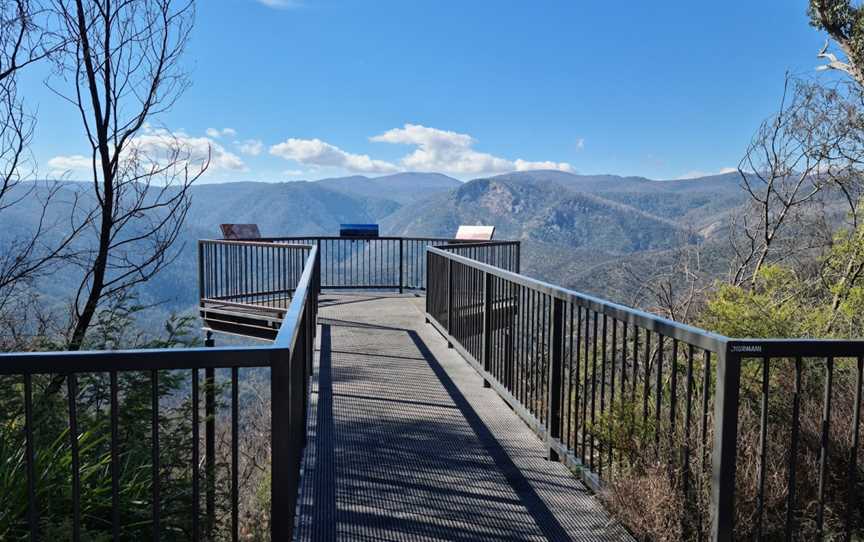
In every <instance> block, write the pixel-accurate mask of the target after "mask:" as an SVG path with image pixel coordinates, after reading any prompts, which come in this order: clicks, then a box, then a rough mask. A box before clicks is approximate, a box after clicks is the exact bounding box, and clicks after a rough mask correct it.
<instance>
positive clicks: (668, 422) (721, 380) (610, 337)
mask: <svg viewBox="0 0 864 542" xmlns="http://www.w3.org/2000/svg"><path fill="white" fill-rule="evenodd" d="M199 266H200V267H199V277H198V278H199V287H200V296H201V300H202V313H203V312H204V310H205V309H204V308H205V307H206V310H207V311H210V312H207V314H206V315H205V319H206V321H207V322H208V323H209V322H211V321H212V322H215V323H219V322H222V323H223V324H225V325H235V324H237V322H238V321H240V320H237V319H238V318H239V319H241V320H242V319H243V318H246V319H247V320H245V321H241V323H242V324H243V325H244V326H246V327H245V329H246V330H247V331H246V332H248V333H249V334H251V335H255V336H261V337H267V338H270V339H272V340H273V342H272V344H269V345H266V346H251V347H248V346H244V347H220V348H214V347H209V348H192V349H157V350H136V351H105V352H68V353H66V352H63V353H32V354H29V353H28V354H6V355H2V356H0V377H2V378H3V379H6V380H5V382H12V383H13V389H15V390H17V391H16V392H15V393H17V394H19V395H20V396H21V397H20V399H21V401H20V402H21V404H22V414H21V416H20V418H21V420H20V423H19V422H15V423H13V424H11V425H10V427H11V428H12V429H11V430H12V431H20V432H21V434H22V437H23V441H24V446H23V449H22V453H21V457H20V466H21V468H22V469H23V474H21V475H20V476H19V477H18V478H15V477H12V476H7V480H8V483H7V489H8V490H9V491H8V492H7V493H8V494H10V495H11V494H13V493H15V494H20V495H21V496H22V498H23V502H24V503H26V504H25V505H23V507H22V508H20V509H19V510H18V512H13V514H15V513H20V514H22V517H21V518H20V521H17V523H14V525H13V529H12V530H11V531H10V532H11V533H12V535H13V536H15V537H26V536H28V534H29V536H30V538H31V539H34V540H35V539H38V538H39V536H40V534H41V533H40V529H41V527H40V525H41V522H40V515H44V514H45V513H46V512H50V513H56V511H46V510H44V509H43V508H42V507H41V506H40V500H41V499H43V498H44V497H43V495H45V491H49V490H50V488H51V486H50V485H48V481H47V480H45V479H44V472H45V471H44V468H45V467H46V464H47V463H46V462H50V461H51V458H50V457H43V456H41V455H40V454H42V452H40V451H39V450H38V449H37V446H36V444H35V442H36V439H35V436H34V435H36V434H37V433H38V432H39V431H40V427H39V423H38V420H37V416H36V415H35V413H36V411H37V410H38V408H37V407H38V406H39V405H37V404H35V403H34V381H38V382H39V383H46V382H47V383H48V384H50V385H49V386H47V387H48V388H51V387H53V388H55V390H54V393H59V396H60V397H61V398H62V400H63V401H64V402H65V409H66V411H67V412H68V415H67V421H68V427H67V433H66V434H65V436H64V437H63V438H65V439H66V441H67V443H66V444H65V446H66V447H67V448H68V450H69V461H68V480H69V486H70V488H71V489H69V502H70V503H71V512H70V515H69V525H70V527H71V530H72V534H73V538H77V537H78V536H79V535H80V534H81V533H82V531H84V530H85V529H87V528H90V527H93V522H101V523H100V525H99V526H98V528H105V527H106V526H107V529H108V530H110V532H112V534H113V535H114V537H115V539H116V538H118V537H123V536H124V534H125V533H127V532H128V531H127V529H129V528H132V527H134V528H140V527H141V524H142V523H146V524H147V525H148V526H149V528H150V530H151V531H152V533H153V537H154V538H158V536H159V532H160V524H161V523H160V522H161V521H162V519H163V516H164V514H165V513H166V510H165V509H164V508H163V504H162V503H163V500H162V497H161V496H160V490H161V484H162V479H163V478H162V476H163V474H164V473H161V472H160V458H161V451H160V450H161V448H160V446H161V444H160V430H161V429H160V428H164V424H165V421H164V420H163V419H162V417H161V416H162V414H161V411H162V407H164V405H161V406H160V376H161V374H162V371H180V372H182V373H184V374H186V375H188V377H189V378H190V380H191V389H190V390H189V394H190V398H189V399H190V403H191V409H190V410H191V413H190V416H191V420H190V426H189V430H190V433H191V435H190V436H189V437H190V439H189V441H188V444H187V445H188V446H189V448H190V450H189V451H190V457H189V472H190V473H191V476H190V479H189V480H188V487H187V488H186V491H187V494H186V495H187V496H186V500H188V503H187V504H188V506H189V508H188V510H189V515H190V517H189V525H188V534H189V537H191V538H193V539H200V538H207V537H210V534H211V529H212V528H213V523H214V517H215V515H216V514H217V512H216V510H215V504H214V492H215V491H216V489H215V486H216V480H215V479H214V474H213V473H214V472H215V469H216V462H217V459H216V457H215V451H214V450H215V446H216V445H215V423H216V422H215V418H216V410H217V405H216V403H217V398H216V396H215V395H216V392H215V391H214V381H215V371H216V370H217V369H225V370H228V371H230V374H231V376H230V385H229V386H228V389H229V390H230V395H231V399H230V401H228V404H229V408H230V415H229V417H228V421H229V423H230V427H231V429H230V431H229V432H228V433H229V434H230V440H229V442H230V450H231V451H230V453H229V458H228V460H229V462H230V463H231V466H230V467H229V471H230V473H231V474H230V480H229V481H228V482H227V485H228V488H229V494H230V497H229V508H230V520H229V521H228V528H229V529H230V531H231V538H233V539H235V540H236V539H237V537H238V531H239V524H240V521H239V519H238V514H239V512H238V510H239V498H240V497H239V481H238V479H237V462H238V455H239V451H238V447H239V437H240V435H239V432H240V427H241V426H240V423H239V421H238V420H239V418H240V406H241V405H240V400H239V397H238V387H239V383H238V379H239V376H238V373H239V370H240V369H246V368H258V369H262V370H268V369H269V372H270V386H271V389H270V395H271V407H270V416H271V418H272V419H271V434H270V438H271V451H272V454H271V466H270V467H271V470H272V480H271V484H270V503H271V504H270V506H271V509H272V513H271V515H270V518H271V536H272V537H273V539H279V540H282V539H288V538H290V536H291V532H292V528H293V521H294V518H293V510H294V509H295V504H296V498H297V487H298V477H299V466H300V457H301V453H302V449H303V446H304V439H305V431H304V423H305V417H306V415H307V397H308V392H309V390H308V382H309V376H310V374H311V371H312V359H313V350H314V347H313V339H314V334H315V323H316V317H317V305H318V296H319V292H320V291H321V289H326V288H332V289H356V290H360V289H390V290H399V291H404V290H406V289H409V290H424V289H425V290H426V313H427V318H428V320H429V321H430V323H431V324H433V325H434V326H435V327H436V328H437V329H438V330H439V331H440V332H441V333H442V334H443V335H444V336H445V338H446V339H447V340H448V342H449V343H450V344H451V345H452V346H453V347H454V348H456V349H457V350H458V351H459V352H460V353H461V354H462V356H463V357H464V358H465V359H466V361H467V362H468V363H470V364H471V365H472V366H473V367H474V368H475V369H476V370H477V371H478V372H479V373H480V374H481V375H482V376H483V378H484V381H485V382H486V383H487V384H488V385H489V386H491V387H492V388H493V389H494V390H495V391H496V392H497V393H498V394H499V395H500V396H501V397H502V398H503V399H504V400H505V401H506V402H507V403H508V404H509V405H510V406H511V407H512V408H513V409H514V410H515V411H516V412H517V413H518V414H519V415H520V416H521V417H522V418H523V419H524V420H525V421H526V422H527V423H528V424H529V425H530V426H531V427H532V428H533V429H534V430H535V431H536V432H537V433H538V435H540V436H541V438H543V439H544V440H545V442H546V443H547V444H548V446H549V451H550V457H552V458H554V459H558V460H561V461H563V462H565V463H566V464H568V465H569V466H570V467H571V468H573V469H574V471H575V472H577V473H579V474H580V475H581V476H582V478H583V479H584V480H585V481H586V482H587V483H588V484H589V485H590V486H592V487H594V488H595V489H604V490H609V491H612V492H614V491H616V487H619V486H620V484H621V483H622V481H627V480H628V479H629V480H632V479H634V478H637V479H638V478H639V477H645V476H650V475H651V473H660V474H659V476H660V478H655V479H654V481H657V480H660V481H661V482H662V483H665V484H668V487H670V488H672V489H673V490H674V491H675V492H676V493H677V494H678V495H679V496H680V499H679V501H676V502H680V503H681V506H683V507H685V512H686V515H687V517H693V518H696V519H695V520H694V522H691V523H688V524H687V525H685V526H683V527H682V529H683V532H684V536H685V537H689V538H696V537H697V536H698V535H699V534H702V533H707V534H708V535H709V537H710V538H712V539H714V540H730V539H732V538H733V537H747V538H754V537H755V538H763V537H770V538H779V537H785V538H787V539H792V538H796V537H801V534H800V533H802V532H806V533H814V534H821V535H823V536H826V537H827V536H832V537H835V536H836V537H838V538H845V539H851V538H854V537H855V536H859V535H860V534H861V529H862V527H861V525H862V521H864V518H862V514H864V512H862V501H861V499H860V495H861V492H862V490H864V486H862V470H864V469H862V464H861V463H862V459H861V457H860V455H861V454H859V453H858V447H859V444H860V432H861V431H860V425H861V415H860V414H861V393H862V369H864V342H861V341H822V340H770V339H769V340H763V339H759V340H755V339H752V340H751V339H743V340H741V339H731V338H728V337H724V336H720V335H716V334H712V333H709V332H707V331H704V330H701V329H697V328H694V327H690V326H686V325H682V324H679V323H676V322H673V321H670V320H666V319H663V318H660V317H658V316H655V315H652V314H649V313H645V312H641V311H638V310H634V309H631V308H627V307H624V306H621V305H617V304H614V303H610V302H608V301H604V300H602V299H598V298H595V297H592V296H588V295H584V294H580V293H577V292H573V291H570V290H566V289H563V288H560V287H557V286H553V285H550V284H546V283H543V282H541V281H537V280H534V279H531V278H528V277H526V276H524V275H521V274H519V271H520V255H519V243H518V242H513V241H494V242H480V243H476V242H475V243H454V242H452V241H451V240H446V239H438V238H406V239H400V238H379V239H377V240H375V239H371V240H366V239H349V238H334V237H292V238H277V239H263V240H254V241H252V240H249V241H202V242H201V243H200V244H199ZM255 311H258V312H255ZM268 311H271V312H268ZM273 311H275V312H273ZM232 318H234V320H232ZM226 322H227V323H226ZM249 330H252V331H249ZM202 371H203V372H204V375H203V381H202V379H201V374H200V373H201V372H202ZM128 373H139V374H144V375H147V376H149V379H148V380H147V387H148V389H147V390H145V391H146V393H148V394H149V396H150V408H149V410H148V411H147V412H146V416H147V418H148V419H146V420H139V421H140V422H141V423H147V424H149V426H150V442H143V443H138V442H136V443H125V444H126V445H127V447H124V446H123V444H124V442H123V441H122V437H121V429H122V427H121V426H120V420H121V419H125V418H124V416H128V413H124V412H122V411H121V407H120V405H121V404H124V403H123V401H122V399H123V396H124V394H127V393H130V390H128V389H126V388H122V386H121V383H122V380H123V377H124V375H125V374H128ZM82 374H90V375H92V374H101V375H106V376H107V379H108V384H107V386H106V388H105V392H106V398H105V401H106V406H105V407H104V408H105V410H106V412H107V414H106V415H107V416H108V417H109V419H110V423H109V431H108V434H107V435H105V437H104V439H105V441H106V442H107V445H106V446H107V451H106V453H105V454H104V457H103V459H105V465H106V466H105V469H106V471H105V473H103V476H107V478H108V479H109V480H110V489H109V490H108V492H107V495H109V499H110V503H109V504H108V505H107V508H105V512H106V513H105V514H103V515H101V516H99V510H100V509H98V508H96V509H94V508H93V504H92V502H82V484H83V483H86V484H90V483H91V480H90V477H91V476H92V475H93V474H92V473H93V470H92V466H90V465H84V464H82V462H81V454H82V446H85V445H86V443H82V442H81V440H80V438H81V437H80V435H81V434H82V429H81V428H80V427H79V423H78V422H79V415H78V401H77V398H78V397H80V396H81V393H83V390H82V389H79V377H80V376H81V375H82ZM10 379H11V380H10ZM202 386H203V395H204V397H203V401H202V397H201V396H202ZM64 388H65V392H64ZM58 390H59V391H58ZM202 402H203V403H204V405H203V407H204V408H203V416H202V408H201V406H202V405H201V403H202ZM137 414H140V413H137ZM16 419H17V418H16ZM202 425H203V426H204V435H203V440H202V435H201V426H202ZM129 444H132V445H134V446H137V447H147V448H149V450H148V451H149V453H150V455H151V461H150V462H149V464H148V465H147V469H146V470H147V472H146V473H143V474H142V473H140V472H139V473H137V475H138V476H142V477H144V478H146V479H147V480H149V485H148V487H149V499H150V503H149V519H148V520H147V521H146V522H142V521H140V520H139V522H138V523H137V524H136V525H132V526H130V524H129V518H128V517H126V511H125V510H124V509H123V506H124V505H125V504H126V503H127V501H126V500H125V499H128V497H127V496H125V495H122V494H121V490H122V486H121V481H122V480H121V475H122V474H123V473H124V472H125V471H124V470H123V469H124V466H125V463H124V460H125V458H126V457H127V456H126V454H128V453H129V449H128V445H129ZM202 446H203V448H204V453H203V457H202V454H201V448H202ZM86 453H87V454H92V451H90V450H88V451H87V452H86ZM88 457H89V455H88ZM64 465H65V463H64ZM82 476H85V477H87V480H86V481H85V480H82ZM637 497H639V498H650V496H647V495H643V494H642V493H640V494H637ZM0 498H3V497H2V496H0ZM202 501H203V503H202ZM136 502H137V501H136ZM183 502H186V501H185V500H184V501H183ZM202 504H203V506H202ZM180 505H181V503H180V502H179V501H177V502H173V503H172V507H174V508H178V507H180ZM136 506H139V507H140V506H145V507H146V506H147V503H146V502H145V503H143V504H142V503H141V502H138V503H137V505H136ZM184 506H185V505H184ZM94 510H95V511H94ZM175 512H176V510H175ZM138 534H140V532H138ZM690 535H693V536H690Z"/></svg>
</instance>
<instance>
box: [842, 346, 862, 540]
mask: <svg viewBox="0 0 864 542" xmlns="http://www.w3.org/2000/svg"><path fill="white" fill-rule="evenodd" d="M857 361H858V364H857V370H856V372H855V406H854V407H853V411H852V446H851V447H850V448H849V470H848V476H847V479H846V487H847V488H848V497H847V499H848V500H847V502H846V529H845V530H846V532H845V537H846V540H847V541H848V540H851V539H852V518H853V514H854V513H855V506H856V502H855V501H856V496H857V493H858V488H857V484H858V443H859V438H860V436H859V429H860V427H859V426H860V424H861V380H862V372H864V357H861V356H859V357H858V360H857Z"/></svg>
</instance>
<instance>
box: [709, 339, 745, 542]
mask: <svg viewBox="0 0 864 542" xmlns="http://www.w3.org/2000/svg"><path fill="white" fill-rule="evenodd" d="M740 384H741V355H740V353H737V352H736V347H735V345H734V344H732V343H729V342H727V343H726V348H725V349H722V350H720V351H719V352H718V353H717V383H716V388H715V390H716V391H715V394H714V451H713V453H712V472H711V479H712V481H713V482H712V487H711V515H712V517H711V522H712V525H711V539H712V540H714V541H715V542H726V541H731V540H732V535H733V529H734V527H735V459H736V455H737V454H736V452H737V445H736V444H737V443H736V441H737V439H738V394H739V387H740Z"/></svg>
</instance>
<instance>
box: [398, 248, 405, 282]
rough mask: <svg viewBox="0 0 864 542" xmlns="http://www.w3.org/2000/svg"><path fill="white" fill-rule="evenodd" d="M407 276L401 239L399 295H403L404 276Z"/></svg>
mask: <svg viewBox="0 0 864 542" xmlns="http://www.w3.org/2000/svg"><path fill="white" fill-rule="evenodd" d="M404 274H405V263H404V261H403V260H402V238H401V237H400V238H399V293H400V294H401V293H403V291H404V285H403V276H404Z"/></svg>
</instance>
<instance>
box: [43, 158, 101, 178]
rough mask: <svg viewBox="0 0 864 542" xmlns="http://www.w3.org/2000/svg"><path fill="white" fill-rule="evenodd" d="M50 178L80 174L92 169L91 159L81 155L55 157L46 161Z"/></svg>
mask: <svg viewBox="0 0 864 542" xmlns="http://www.w3.org/2000/svg"><path fill="white" fill-rule="evenodd" d="M48 167H49V168H51V176H52V177H62V176H64V175H66V174H70V173H80V172H84V171H89V170H91V169H92V168H93V159H92V158H90V157H88V156H84V155H82V154H70V155H67V156H62V155H61V156H55V157H54V158H51V159H50V160H48Z"/></svg>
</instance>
